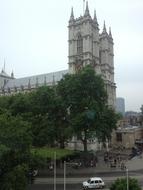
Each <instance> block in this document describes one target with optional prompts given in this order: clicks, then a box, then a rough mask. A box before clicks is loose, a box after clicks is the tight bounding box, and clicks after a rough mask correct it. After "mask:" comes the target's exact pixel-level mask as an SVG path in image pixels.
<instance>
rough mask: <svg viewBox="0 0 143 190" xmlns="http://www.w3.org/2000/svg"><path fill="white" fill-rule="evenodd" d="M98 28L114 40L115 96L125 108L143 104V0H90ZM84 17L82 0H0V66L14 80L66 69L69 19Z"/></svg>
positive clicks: (135, 109) (136, 109)
mask: <svg viewBox="0 0 143 190" xmlns="http://www.w3.org/2000/svg"><path fill="white" fill-rule="evenodd" d="M88 3H89V9H90V14H91V16H93V13H94V9H96V14H97V19H98V23H99V28H100V31H102V28H103V22H104V20H105V22H106V27H107V29H108V28H109V26H111V30H112V35H113V38H114V44H115V45H114V52H115V57H114V62H115V82H116V85H117V97H123V98H125V104H126V110H133V111H140V107H141V105H142V104H143V0H108V1H107V0H88ZM72 6H73V8H74V15H75V17H79V16H80V15H83V0H51V1H50V0H0V69H2V68H3V67H4V59H5V62H6V64H5V70H6V72H7V73H8V74H10V73H11V71H12V70H13V71H14V75H15V77H16V78H20V77H25V76H31V75H36V74H43V73H48V72H54V71H59V70H63V69H67V68H68V65H67V63H68V57H67V56H68V42H67V41H68V28H67V26H68V20H69V17H70V13H71V7H72Z"/></svg>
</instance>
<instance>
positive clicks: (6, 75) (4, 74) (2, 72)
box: [0, 69, 11, 78]
mask: <svg viewBox="0 0 143 190" xmlns="http://www.w3.org/2000/svg"><path fill="white" fill-rule="evenodd" d="M0 76H2V77H8V78H11V77H10V76H9V75H8V74H7V73H6V72H5V71H4V70H3V69H2V71H1V73H0Z"/></svg>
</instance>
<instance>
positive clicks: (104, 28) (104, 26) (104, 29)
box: [102, 20, 107, 33]
mask: <svg viewBox="0 0 143 190" xmlns="http://www.w3.org/2000/svg"><path fill="white" fill-rule="evenodd" d="M102 33H107V31H106V24H105V20H104V25H103V32H102Z"/></svg>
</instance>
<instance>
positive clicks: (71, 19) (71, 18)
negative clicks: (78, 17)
mask: <svg viewBox="0 0 143 190" xmlns="http://www.w3.org/2000/svg"><path fill="white" fill-rule="evenodd" d="M73 20H74V13H73V7H72V8H71V16H70V20H69V21H70V22H71V21H73Z"/></svg>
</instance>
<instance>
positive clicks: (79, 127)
mask: <svg viewBox="0 0 143 190" xmlns="http://www.w3.org/2000/svg"><path fill="white" fill-rule="evenodd" d="M57 89H58V93H59V94H60V95H61V97H62V99H63V102H65V104H66V106H67V109H69V112H70V118H71V125H72V127H73V130H74V134H75V135H77V136H78V138H79V139H80V140H81V141H82V142H83V146H84V150H85V151H87V141H88V140H89V139H91V138H93V136H97V138H99V139H100V138H102V140H104V139H105V137H110V133H111V132H112V129H113V128H115V123H116V119H115V113H114V111H113V110H110V109H108V107H107V106H106V105H107V94H106V91H105V87H104V82H103V80H102V78H101V76H100V75H97V74H95V71H94V70H93V69H92V68H91V66H87V67H85V68H83V69H82V70H81V71H79V72H78V73H76V74H73V75H69V74H68V75H65V76H64V78H63V79H62V80H61V81H60V82H59V83H58V88H57ZM108 112H110V114H109V113H108ZM113 113H114V114H113ZM107 114H108V115H107ZM111 114H113V115H112V117H111V118H110V116H111ZM108 119H110V121H111V120H112V123H110V122H108V124H107V121H108ZM107 126H108V127H107ZM107 128H108V129H107ZM109 129H110V130H109ZM98 131H99V132H98ZM105 131H106V133H105Z"/></svg>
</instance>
